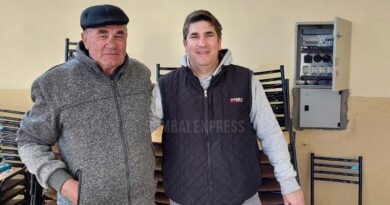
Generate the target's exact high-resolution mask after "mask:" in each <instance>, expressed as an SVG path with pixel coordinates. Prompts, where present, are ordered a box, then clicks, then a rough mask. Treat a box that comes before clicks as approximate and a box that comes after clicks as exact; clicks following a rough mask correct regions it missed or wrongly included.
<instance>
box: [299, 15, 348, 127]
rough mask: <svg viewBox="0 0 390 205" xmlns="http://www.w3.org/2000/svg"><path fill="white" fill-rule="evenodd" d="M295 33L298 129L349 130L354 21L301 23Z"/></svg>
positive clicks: (340, 19) (337, 18)
mask: <svg viewBox="0 0 390 205" xmlns="http://www.w3.org/2000/svg"><path fill="white" fill-rule="evenodd" d="M295 32H296V33H295V34H296V35H295V69H294V82H293V87H294V88H293V93H295V94H294V96H293V97H294V104H293V118H294V121H295V122H294V127H295V128H297V129H302V128H325V129H345V128H346V123H347V121H348V120H347V113H346V111H347V102H346V100H347V99H348V98H347V97H346V96H348V89H349V70H350V50H351V49H350V45H351V22H349V21H347V20H344V19H342V18H339V17H336V18H335V19H334V20H333V21H326V22H301V23H297V24H296V29H295Z"/></svg>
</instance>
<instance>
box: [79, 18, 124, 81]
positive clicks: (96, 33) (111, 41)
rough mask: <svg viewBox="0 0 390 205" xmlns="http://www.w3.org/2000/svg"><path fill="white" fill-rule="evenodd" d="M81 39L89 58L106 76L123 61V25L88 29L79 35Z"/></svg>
mask: <svg viewBox="0 0 390 205" xmlns="http://www.w3.org/2000/svg"><path fill="white" fill-rule="evenodd" d="M81 38H82V39H83V42H84V45H85V48H86V49H87V50H88V52H89V56H90V57H91V58H92V59H94V60H95V61H96V62H97V64H98V65H99V66H100V68H101V69H102V70H103V72H104V73H105V74H106V75H111V74H112V73H113V71H114V70H115V69H116V68H117V67H118V66H120V65H122V64H123V62H124V61H125V57H126V40H127V28H126V26H125V25H107V26H102V27H97V28H88V29H86V30H85V31H84V32H82V33H81Z"/></svg>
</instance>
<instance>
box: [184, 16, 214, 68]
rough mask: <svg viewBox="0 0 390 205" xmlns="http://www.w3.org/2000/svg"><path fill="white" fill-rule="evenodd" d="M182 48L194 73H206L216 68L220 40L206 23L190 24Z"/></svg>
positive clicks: (212, 28)
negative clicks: (198, 71) (199, 71)
mask: <svg viewBox="0 0 390 205" xmlns="http://www.w3.org/2000/svg"><path fill="white" fill-rule="evenodd" d="M184 47H185V51H186V53H187V55H188V57H189V61H190V62H189V63H190V65H191V69H193V70H194V71H195V72H196V71H197V70H201V71H203V72H204V71H206V72H208V71H213V70H215V69H216V68H217V66H218V64H219V59H218V52H219V50H221V39H220V38H219V37H218V35H217V33H216V31H215V29H214V27H213V26H211V24H210V23H209V22H208V21H204V20H202V21H197V22H194V23H191V24H190V26H189V27H188V35H187V37H186V39H185V40H184Z"/></svg>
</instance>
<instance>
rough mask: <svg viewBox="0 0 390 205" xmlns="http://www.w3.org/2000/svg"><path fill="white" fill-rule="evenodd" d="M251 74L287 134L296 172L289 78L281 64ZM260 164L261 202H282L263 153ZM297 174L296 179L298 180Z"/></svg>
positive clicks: (271, 169) (271, 170)
mask: <svg viewBox="0 0 390 205" xmlns="http://www.w3.org/2000/svg"><path fill="white" fill-rule="evenodd" d="M253 74H254V75H255V77H256V78H257V79H259V81H260V82H261V84H262V85H263V88H264V91H265V94H266V96H267V99H268V101H269V103H270V105H271V108H272V110H273V112H274V114H275V116H276V119H277V121H278V123H279V125H280V127H281V128H282V131H283V132H284V134H285V136H287V140H288V142H289V144H288V148H289V151H290V156H291V163H292V164H293V166H294V169H295V170H296V171H297V172H298V163H297V157H296V150H295V132H294V131H293V128H292V122H291V117H290V101H289V96H290V95H289V80H288V79H286V78H285V75H284V66H283V65H281V66H279V68H277V69H271V70H266V71H261V72H254V73H253ZM261 164H262V171H263V172H262V173H263V174H262V177H263V185H262V187H261V188H260V190H259V195H260V198H261V200H262V204H263V205H266V204H284V203H283V197H282V194H281V191H280V186H279V184H278V182H277V181H276V179H275V176H274V174H273V167H272V165H271V164H270V163H269V161H268V159H267V158H266V157H265V155H264V154H262V161H261ZM298 176H299V174H297V180H298V182H299V177H298Z"/></svg>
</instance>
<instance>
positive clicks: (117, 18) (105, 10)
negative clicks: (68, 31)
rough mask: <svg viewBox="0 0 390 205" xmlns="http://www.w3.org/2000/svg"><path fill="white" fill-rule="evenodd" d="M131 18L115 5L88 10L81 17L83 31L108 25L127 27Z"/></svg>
mask: <svg viewBox="0 0 390 205" xmlns="http://www.w3.org/2000/svg"><path fill="white" fill-rule="evenodd" d="M127 23H129V18H128V17H127V15H126V14H125V12H124V11H123V10H122V9H120V8H119V7H117V6H113V5H108V4H105V5H97V6H91V7H88V8H86V9H85V10H84V11H83V12H82V13H81V16H80V26H81V28H82V29H83V30H85V29H87V28H96V27H100V26H106V25H125V24H127Z"/></svg>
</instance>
